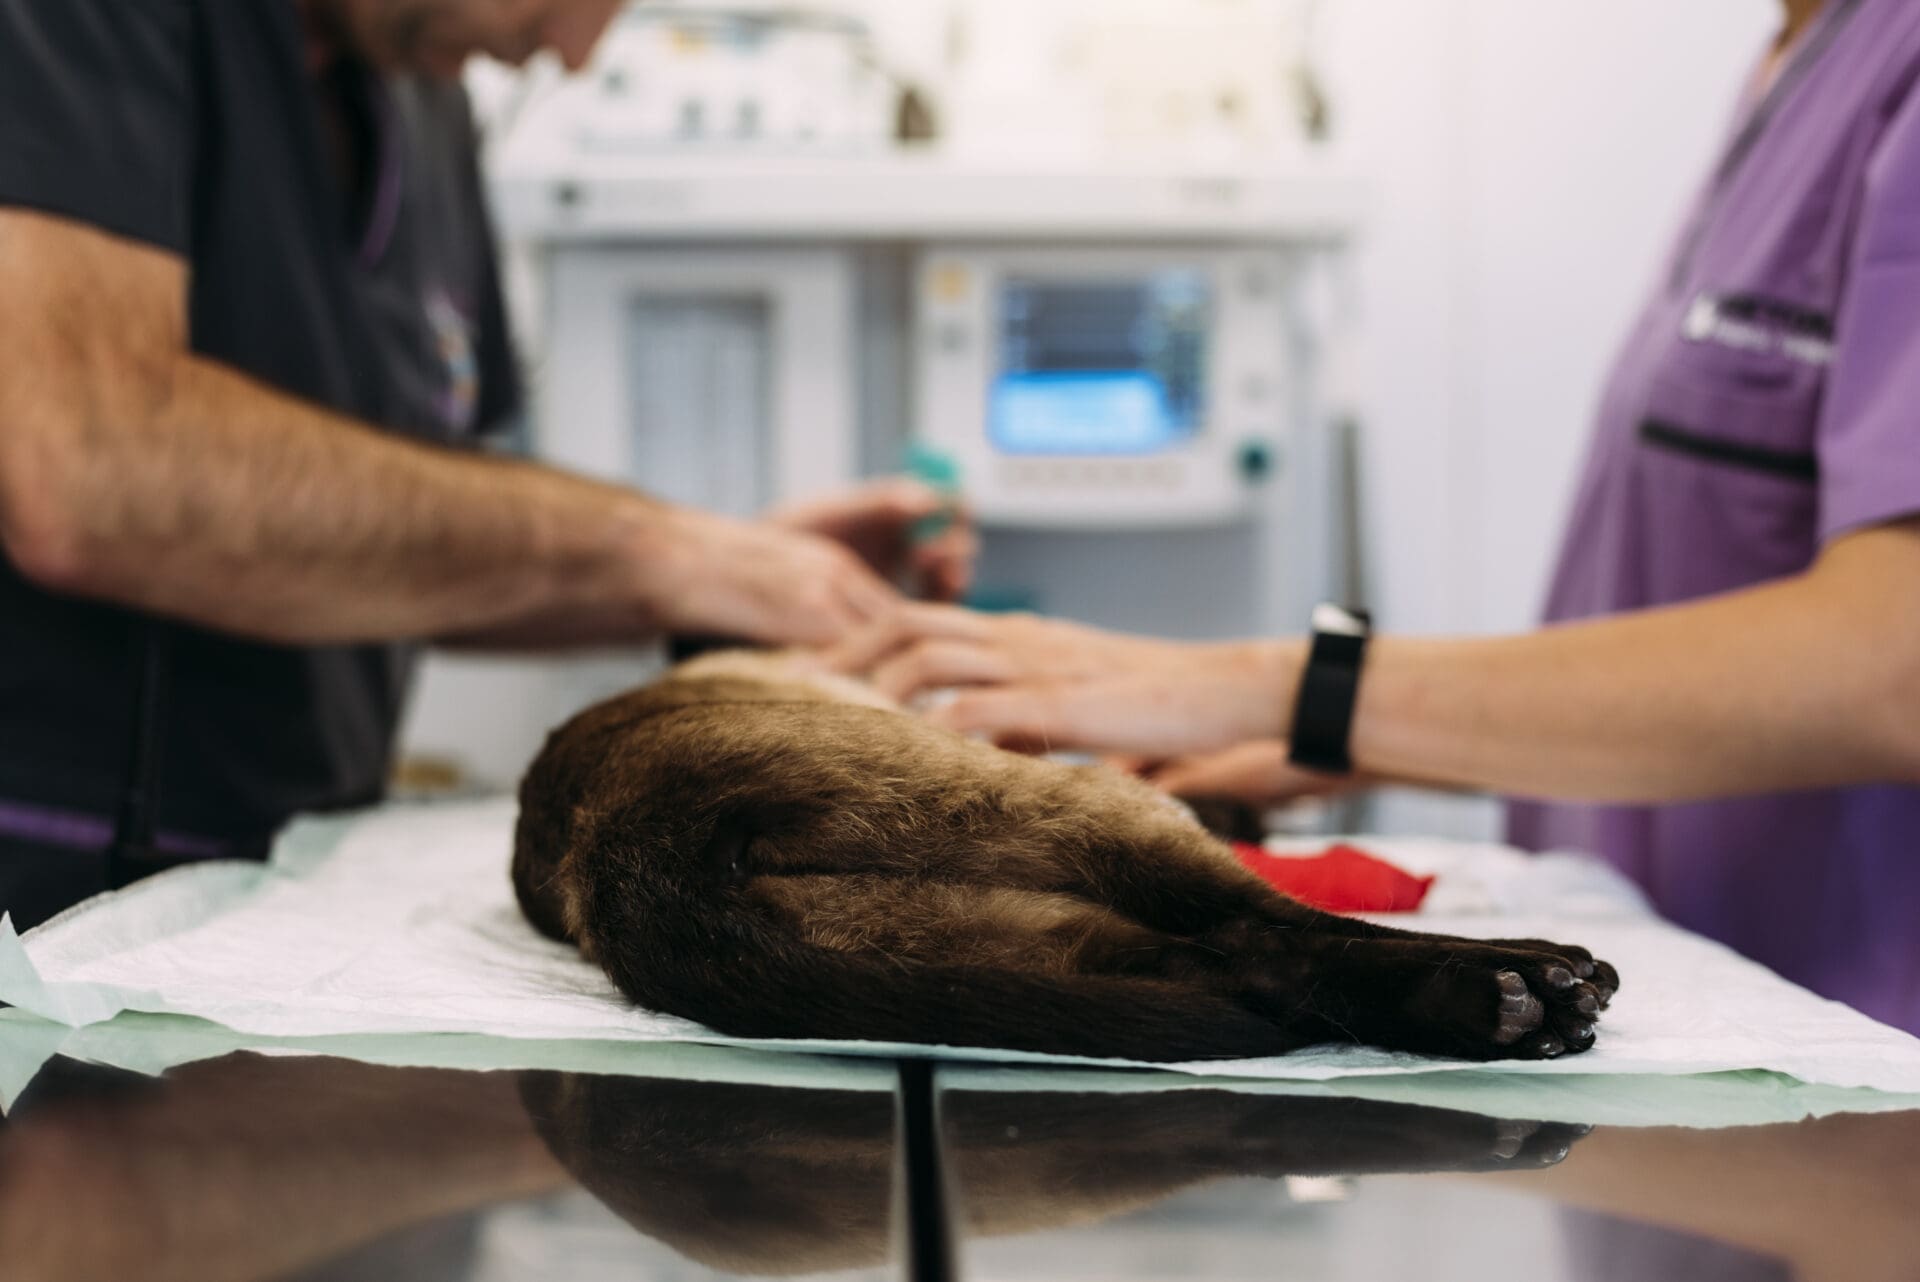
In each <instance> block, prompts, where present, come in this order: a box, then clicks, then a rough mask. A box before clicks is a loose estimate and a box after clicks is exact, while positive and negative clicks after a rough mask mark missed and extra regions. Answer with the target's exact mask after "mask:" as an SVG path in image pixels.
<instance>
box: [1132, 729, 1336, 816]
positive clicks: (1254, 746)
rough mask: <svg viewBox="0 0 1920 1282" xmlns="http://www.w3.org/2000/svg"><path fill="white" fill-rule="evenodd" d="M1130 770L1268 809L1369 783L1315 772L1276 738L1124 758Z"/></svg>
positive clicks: (1185, 794) (1166, 785)
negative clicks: (1161, 756) (1161, 757)
mask: <svg viewBox="0 0 1920 1282" xmlns="http://www.w3.org/2000/svg"><path fill="white" fill-rule="evenodd" d="M1125 764H1126V766H1127V767H1128V768H1129V769H1130V770H1131V772H1132V773H1134V774H1137V775H1139V776H1140V777H1141V778H1142V779H1144V780H1146V781H1147V782H1148V783H1150V784H1152V785H1153V786H1154V787H1156V788H1158V789H1160V790H1161V791H1162V792H1165V793H1168V794H1170V795H1172V796H1175V797H1182V798H1186V799H1188V800H1193V801H1237V802H1240V803H1241V804H1242V805H1247V806H1251V807H1253V808H1254V809H1256V810H1272V809H1276V808H1278V807H1280V806H1284V805H1287V804H1289V803H1290V802H1295V801H1301V800H1304V799H1306V798H1308V797H1338V796H1344V795H1346V794H1348V793H1352V792H1357V791H1359V790H1361V789H1363V788H1366V787H1369V786H1371V784H1370V781H1369V780H1366V779H1362V778H1360V777H1358V776H1335V775H1322V774H1315V773H1313V772H1312V771H1308V770H1302V769H1301V768H1300V767H1298V766H1296V765H1294V764H1293V763H1292V761H1290V760H1289V759H1288V752H1287V745H1286V744H1285V743H1283V742H1281V741H1279V740H1277V739H1273V740H1256V741H1254V742H1251V743H1240V744H1235V745H1234V746H1233V747H1231V748H1227V749H1224V750H1222V751H1220V752H1213V753H1207V754H1204V755H1201V756H1197V757H1178V758H1175V759H1173V760H1171V761H1153V762H1141V761H1138V760H1136V761H1133V762H1128V763H1125Z"/></svg>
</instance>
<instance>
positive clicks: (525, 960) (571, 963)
mask: <svg viewBox="0 0 1920 1282" xmlns="http://www.w3.org/2000/svg"><path fill="white" fill-rule="evenodd" d="M513 818H514V807H513V803H512V802H511V801H510V800H504V799H503V800H497V801H486V802H473V803H462V804H459V805H440V806H425V807H389V808H383V809H380V810H375V811H370V812H367V813H364V814H360V815H354V816H346V817H340V818H330V819H323V820H310V821H303V822H301V823H299V824H296V825H295V826H294V827H293V828H292V829H291V830H290V831H289V832H288V834H287V836H286V837H285V838H284V839H283V840H282V841H281V842H280V843H279V845H278V847H277V848H276V850H275V852H274V857H273V860H272V862H271V863H270V864H268V865H266V866H264V867H263V866H258V865H240V864H225V863H222V864H208V865H203V866H198V867H191V868H183V869H179V870H176V871H174V872H170V873H167V874H164V875H162V876H160V877H156V878H153V879H151V880H149V881H147V882H143V883H141V884H139V885H136V886H134V887H132V888H130V889H128V890H124V891H120V892H117V893H114V894H110V895H103V896H101V897H99V898H97V899H94V900H91V901H89V902H88V903H86V904H83V905H80V906H79V907H77V908H75V909H73V910H72V911H70V912H68V913H66V914H64V915H62V916H61V917H59V918H56V919H55V920H54V921H51V922H49V923H47V924H46V925H45V926H43V927H41V928H40V929H38V930H36V931H33V932H32V933H31V934H30V935H28V936H27V938H26V939H25V940H21V939H19V938H18V937H17V936H16V935H15V934H14V931H13V929H12V926H11V925H10V924H4V923H0V1002H7V1003H11V1004H13V1005H15V1006H18V1007H20V1008H22V1009H23V1010H26V1011H30V1012H32V1013H33V1014H36V1015H39V1016H41V1017H43V1018H45V1019H48V1020H52V1021H55V1022H58V1023H61V1024H65V1025H69V1026H73V1027H79V1026H83V1025H89V1024H94V1023H97V1022H100V1021H104V1020H107V1019H110V1018H112V1017H113V1016H115V1015H116V1014H118V1013H120V1012H122V1011H139V1012H154V1013H163V1014H175V1015H186V1016H193V1017H197V1018H200V1019H205V1020H210V1021H213V1022H214V1023H217V1024H220V1025H224V1026H226V1027H227V1028H230V1029H233V1030H235V1031H238V1032H242V1033H248V1034H254V1035H259V1036H268V1037H292V1038H301V1037H324V1036H332V1035H346V1034H361V1035H365V1034H396V1033H470V1034H485V1035H492V1036H498V1037H510V1038H523V1039H542V1040H567V1041H602V1042H628V1043H632V1042H705V1043H713V1044H722V1045H736V1046H749V1047H760V1048H778V1049H787V1050H794V1051H812V1052H827V1053H838V1054H865V1055H898V1054H903V1053H919V1054H925V1053H926V1052H925V1049H924V1048H908V1047H901V1046H897V1045H888V1044H881V1043H871V1042H857V1043H849V1042H830V1041H783V1042H766V1041H759V1042H756V1041H745V1040H741V1039H735V1038H727V1037H723V1036H721V1035H719V1034H717V1033H714V1032H713V1031H711V1030H709V1029H706V1028H703V1027H701V1026H699V1025H697V1024H693V1023H689V1022H688V1021H686V1020H682V1019H676V1018H673V1017H670V1016H665V1015H657V1014H652V1013H650V1012H646V1011H641V1010H636V1009H634V1008H633V1007H632V1006H631V1005H629V1004H628V1003H627V1002H626V1000H625V999H624V998H623V997H621V995H620V994H619V993H618V992H617V991H616V990H615V989H614V987H613V986H612V984H611V983H610V982H609V981H608V980H607V979H606V977H605V976H604V975H603V974H602V973H601V972H600V971H599V970H598V969H597V968H596V967H593V966H591V965H589V964H587V963H586V962H584V961H582V960H581V959H580V957H579V956H578V954H577V953H575V952H574V951H573V950H572V949H570V948H568V947H566V946H564V945H561V944H557V943H554V942H552V941H550V940H547V939H545V938H543V937H541V936H540V935H538V934H537V933H536V932H535V931H534V930H533V928H532V927H531V926H529V925H528V924H527V923H526V922H525V921H524V920H523V919H522V918H521V915H520V912H519V909H518V907H517V906H516V905H515V903H514V899H513V894H512V890H511V887H510V886H509V884H508V879H507V868H508V861H509V852H510V849H511V843H512V827H513ZM1368 845H1369V846H1370V848H1372V849H1374V850H1377V851H1378V852H1379V853H1380V854H1381V855H1382V856H1383V857H1385V858H1388V859H1391V860H1393V861H1394V862H1396V863H1399V864H1400V865H1402V866H1403V867H1406V868H1408V869H1409V870H1411V871H1414V872H1420V873H1426V872H1433V873H1436V874H1437V875H1438V878H1439V881H1438V883H1437V884H1436V886H1435V890H1434V894H1433V896H1432V897H1431V899H1430V900H1429V905H1428V910H1427V911H1423V912H1422V913H1420V914H1417V915H1414V916H1410V917H1401V918H1396V919H1395V920H1396V921H1397V922H1398V923H1400V924H1404V925H1407V926H1411V927H1414V928H1416V929H1427V930H1433V931H1436V932H1441V933H1446V934H1456V935H1469V936H1482V937H1498V936H1506V937H1543V938H1561V939H1564V940H1566V941H1567V942H1569V943H1578V944H1583V945H1586V946H1587V947H1589V948H1591V949H1592V950H1593V951H1594V952H1595V953H1597V954H1599V955H1601V956H1604V957H1606V958H1607V959H1608V960H1610V961H1612V962H1613V963H1614V965H1616V966H1617V967H1618V968H1619V970H1620V973H1621V977H1622V981H1621V991H1620V993H1619V995H1618V996H1617V997H1616V998H1615V1000H1614V1003H1613V1006H1612V1008H1611V1009H1610V1010H1609V1011H1608V1012H1607V1014H1606V1016H1605V1017H1604V1019H1603V1020H1602V1022H1601V1031H1600V1041H1599V1044H1598V1046H1597V1047H1596V1048H1595V1049H1594V1050H1592V1051H1590V1052H1588V1053H1587V1054H1584V1055H1579V1056H1570V1057H1568V1058H1566V1059H1563V1060H1558V1061H1551V1062H1526V1061H1510V1062H1503V1063H1501V1064H1499V1065H1497V1067H1498V1068H1499V1069H1500V1070H1502V1071H1504V1072H1512V1073H1523V1074H1538V1073H1578V1074H1589V1075H1591V1074H1611V1075H1621V1074H1656V1075H1684V1074H1700V1073H1720V1072H1733V1071H1745V1070H1759V1071H1765V1072H1772V1073H1778V1074H1783V1075H1785V1076H1788V1077H1792V1078H1796V1079H1798V1080H1799V1081H1801V1082H1805V1083H1808V1084H1813V1085H1820V1086H1829V1087H1840V1088H1869V1089H1874V1090H1881V1091H1888V1092H1897V1093H1903V1094H1912V1093H1920V1040H1916V1039H1914V1038H1912V1037H1909V1036H1907V1035H1906V1034H1904V1033H1901V1032H1898V1031H1896V1030H1893V1029H1890V1028H1887V1027H1885V1026H1883V1025H1880V1024H1877V1023H1875V1022H1874V1021H1873V1020H1870V1019H1868V1018H1867V1017H1865V1016H1863V1015H1860V1014H1858V1013H1857V1012H1854V1011H1852V1010H1850V1009H1848V1008H1847V1007H1844V1006H1841V1005H1839V1004H1837V1003H1833V1002H1828V1001H1824V1000H1822V999H1820V998H1818V997H1815V996H1813V995H1812V994H1810V993H1808V992H1806V991H1805V990H1803V989H1800V988H1797V987H1795V986H1794V985H1792V984H1789V983H1787V982H1786V981H1784V980H1782V979H1780V978H1778V977H1777V976H1775V975H1773V974H1772V973H1770V972H1769V971H1767V970H1765V969H1764V968H1762V967H1760V966H1757V965H1755V964H1754V963H1752V962H1749V961H1746V960H1744V959H1742V958H1740V957H1738V956H1737V955H1735V954H1734V953H1732V952H1731V951H1729V950H1727V949H1725V948H1723V947H1720V946H1719V945H1717V944H1713V943H1711V942H1708V941H1706V940H1703V939H1700V938H1698V937H1696V936H1693V935H1690V934H1688V933H1686V932H1685V931H1682V930H1679V929H1677V928H1676V927H1673V926H1671V925H1668V924H1666V923H1663V922H1661V921H1659V920H1658V919H1656V918H1655V917H1653V916H1652V915H1651V914H1649V913H1648V912H1647V911H1646V909H1645V907H1644V905H1643V904H1642V902H1641V901H1640V900H1639V898H1638V896H1637V895H1636V894H1635V893H1634V892H1633V891H1632V889H1631V887H1629V886H1627V885H1626V884H1625V883H1624V882H1622V881H1621V880H1620V879H1618V878H1617V877H1616V876H1615V875H1614V874H1613V873H1612V872H1610V871H1609V870H1607V869H1605V868H1604V867H1602V866H1600V865H1598V864H1594V863H1591V862H1588V861H1582V860H1574V859H1570V858H1563V857H1548V858H1545V859H1538V860H1536V859H1530V858H1528V857H1526V856H1523V855H1521V854H1519V853H1518V852H1515V851H1511V850H1506V849H1501V848H1496V847H1483V846H1460V845H1453V844H1449V843H1442V842H1421V841H1370V842H1369V843H1368ZM941 1056H942V1057H943V1058H946V1059H951V1060H985V1061H1002V1062H1026V1063H1033V1062H1045V1061H1050V1060H1053V1059H1055V1058H1056V1057H1049V1056H1040V1055H1031V1054H1023V1053H1020V1052H1011V1051H997V1050H989V1049H981V1048H972V1047H960V1048H944V1049H943V1050H942V1051H941ZM1065 1062H1079V1063H1085V1062H1086V1061H1071V1060H1069V1061H1065ZM1153 1067H1162V1068H1166V1067H1171V1068H1174V1069H1176V1070H1178V1071H1183V1072H1189V1073H1194V1074H1199V1075H1205V1076H1210V1077H1214V1078H1223V1077H1224V1078H1242V1079H1249V1078H1251V1079H1261V1078H1264V1079H1275V1080H1294V1081H1325V1080H1330V1079H1334V1078H1351V1077H1359V1076H1369V1075H1387V1074H1405V1073H1432V1072H1435V1071H1439V1070H1445V1069H1467V1068H1472V1069H1481V1068H1484V1067H1485V1066H1482V1065H1477V1064H1469V1063H1465V1062H1452V1061H1443V1060H1434V1059H1430V1058H1425V1057H1421V1056H1414V1055H1406V1054H1399V1053H1395V1052H1390V1051H1383V1050H1376V1049H1373V1048H1369V1047H1356V1046H1323V1047H1315V1048H1310V1049H1307V1050H1303V1051H1299V1052H1296V1053H1294V1054H1291V1055H1286V1056H1281V1057H1278V1058H1273V1059H1264V1060H1247V1061H1234V1062H1224V1063H1223V1062H1217V1061H1216V1062H1209V1063H1204V1064H1191V1065H1174V1066H1167V1065H1154V1066H1153Z"/></svg>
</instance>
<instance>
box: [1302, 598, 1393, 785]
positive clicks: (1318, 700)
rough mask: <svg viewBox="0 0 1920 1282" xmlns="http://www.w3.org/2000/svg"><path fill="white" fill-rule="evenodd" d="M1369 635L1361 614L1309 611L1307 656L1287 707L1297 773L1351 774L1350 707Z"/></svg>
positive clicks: (1367, 619) (1369, 622) (1330, 608)
mask: <svg viewBox="0 0 1920 1282" xmlns="http://www.w3.org/2000/svg"><path fill="white" fill-rule="evenodd" d="M1372 635H1373V618H1372V616H1370V615H1369V614H1368V613H1367V612H1366V611H1365V610H1349V609H1346V608H1345V607H1343V606H1337V605H1323V606H1319V607H1317V608H1315V610H1314V612H1313V653H1312V654H1311V655H1309V656H1308V658H1307V670H1306V671H1305V672H1303V673H1301V675H1300V694H1299V698H1298V699H1297V700H1296V701H1295V703H1294V708H1293V739H1292V744H1291V751H1290V752H1289V754H1288V756H1289V758H1290V759H1291V760H1292V762H1293V764H1294V765H1296V766H1299V767H1300V768H1301V769H1303V770H1312V771H1315V772H1317V773H1319V774H1327V775H1345V774H1352V773H1353V757H1352V755H1351V753H1350V752H1349V750H1348V744H1349V741H1350V739H1351V738H1352V735H1353V709H1354V704H1355V703H1356V702H1357V701H1358V700H1359V697H1360V668H1361V665H1362V663H1363V662H1364V661H1365V659H1366V657H1367V641H1368V639H1369V638H1370V637H1372Z"/></svg>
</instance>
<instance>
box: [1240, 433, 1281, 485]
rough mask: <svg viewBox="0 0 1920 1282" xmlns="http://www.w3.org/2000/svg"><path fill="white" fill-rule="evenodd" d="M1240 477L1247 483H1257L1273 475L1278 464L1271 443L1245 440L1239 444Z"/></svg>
mask: <svg viewBox="0 0 1920 1282" xmlns="http://www.w3.org/2000/svg"><path fill="white" fill-rule="evenodd" d="M1239 465H1240V479H1241V480H1243V481H1245V482H1246V483H1247V484H1249V485H1258V484H1259V483H1260V482H1262V481H1264V480H1266V479H1267V478H1268V477H1270V476H1272V475H1273V472H1274V469H1275V468H1276V467H1277V466H1278V460H1277V459H1275V458H1274V451H1273V447H1272V446H1271V445H1268V444H1267V443H1266V442H1265V441H1245V442H1243V443H1242V444H1241V446H1240V456H1239Z"/></svg>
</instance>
